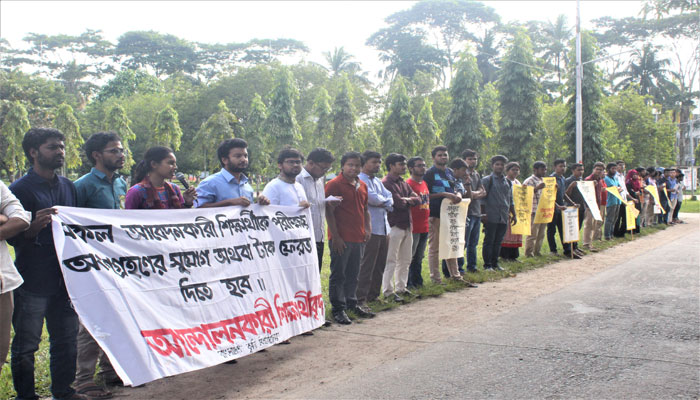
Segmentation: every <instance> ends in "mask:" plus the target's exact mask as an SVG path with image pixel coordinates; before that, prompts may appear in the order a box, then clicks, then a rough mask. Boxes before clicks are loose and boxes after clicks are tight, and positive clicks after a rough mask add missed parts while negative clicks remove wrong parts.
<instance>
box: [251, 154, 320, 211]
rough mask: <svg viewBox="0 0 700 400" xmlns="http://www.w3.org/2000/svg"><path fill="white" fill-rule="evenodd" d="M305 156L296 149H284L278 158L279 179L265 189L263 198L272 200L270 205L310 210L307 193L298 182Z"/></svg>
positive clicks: (272, 181)
mask: <svg viewBox="0 0 700 400" xmlns="http://www.w3.org/2000/svg"><path fill="white" fill-rule="evenodd" d="M303 162H304V156H302V155H301V153H299V151H298V150H296V149H284V150H282V151H280V154H279V156H277V166H278V167H279V169H280V173H279V175H277V178H275V179H273V180H271V181H270V182H268V184H267V185H265V189H263V196H265V197H267V198H268V199H269V200H270V204H272V205H275V206H299V207H303V208H308V207H309V206H310V204H309V202H308V201H307V199H306V192H304V187H303V186H301V183H299V182H297V181H296V177H297V175H299V173H300V172H301V163H303Z"/></svg>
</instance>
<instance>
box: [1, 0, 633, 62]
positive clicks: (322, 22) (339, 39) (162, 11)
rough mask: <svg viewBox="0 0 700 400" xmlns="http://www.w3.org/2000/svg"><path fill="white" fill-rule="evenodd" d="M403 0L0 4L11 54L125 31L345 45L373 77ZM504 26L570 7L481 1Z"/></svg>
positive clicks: (599, 4) (593, 9) (322, 47)
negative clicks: (89, 33)
mask: <svg viewBox="0 0 700 400" xmlns="http://www.w3.org/2000/svg"><path fill="white" fill-rule="evenodd" d="M414 3H415V2H400V1H372V2H370V1H355V2H352V1H343V2H341V1H327V2H321V1H309V2H305V1H299V2H292V1H289V2H272V1H270V2H223V1H216V2H204V1H198V2H195V1H154V2H147V1H111V2H110V1H47V2H42V1H9V0H2V1H0V37H2V38H5V39H7V40H8V41H9V42H10V44H11V45H12V46H13V47H21V46H23V45H24V42H22V37H24V36H25V35H26V34H27V33H29V32H34V33H40V34H48V35H55V34H58V33H64V34H72V35H77V34H80V33H82V32H84V31H85V29H88V28H89V29H100V30H102V31H103V33H104V35H105V37H106V38H107V39H108V40H110V41H112V42H115V43H116V41H117V38H118V37H119V36H120V35H121V34H123V33H124V32H127V31H131V30H154V31H158V32H161V33H170V34H173V35H176V36H179V37H181V38H183V39H187V40H189V41H197V42H206V43H216V42H219V43H228V42H246V41H248V40H249V39H252V38H272V39H274V38H292V39H297V40H300V41H302V42H304V43H305V44H306V45H307V46H308V47H309V48H310V50H311V51H310V53H309V55H308V56H307V59H308V60H309V61H316V62H321V63H322V62H323V56H322V53H323V52H324V51H329V50H332V49H333V48H334V47H336V46H345V49H346V51H348V52H349V53H350V54H353V55H354V56H355V58H356V60H357V61H360V62H361V63H362V66H363V68H364V69H365V70H368V71H370V73H371V76H374V75H375V74H376V72H377V71H378V70H379V69H381V68H382V65H381V63H380V62H379V61H378V60H377V52H376V51H374V50H373V49H372V48H370V47H367V46H365V41H366V40H367V38H368V37H369V36H370V35H371V34H372V33H374V32H376V31H377V30H379V29H380V28H382V27H384V26H386V25H385V23H384V18H386V17H387V16H388V15H390V14H392V13H394V12H396V11H400V10H404V9H408V8H410V7H411V6H412V5H413V4H414ZM483 3H485V4H487V5H489V6H491V7H493V8H494V9H495V10H496V12H497V13H498V14H499V15H500V16H501V19H502V20H503V21H504V22H507V21H513V20H517V21H529V20H541V21H546V20H551V21H554V19H555V18H556V17H557V15H559V14H565V15H566V16H567V17H568V20H569V24H570V25H573V23H574V21H575V19H576V2H575V1H484V2H483ZM641 4H642V2H641V1H582V2H581V23H582V25H583V28H584V29H586V28H592V24H591V23H590V21H591V20H592V19H595V18H599V17H601V16H606V15H610V16H614V17H616V18H621V17H626V16H637V15H638V13H639V10H640V9H641Z"/></svg>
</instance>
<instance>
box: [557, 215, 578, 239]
mask: <svg viewBox="0 0 700 400" xmlns="http://www.w3.org/2000/svg"><path fill="white" fill-rule="evenodd" d="M561 216H562V226H563V228H564V243H572V242H578V231H579V229H578V208H576V207H567V208H566V210H564V211H562V215H561Z"/></svg>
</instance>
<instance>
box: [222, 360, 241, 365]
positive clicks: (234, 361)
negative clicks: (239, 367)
mask: <svg viewBox="0 0 700 400" xmlns="http://www.w3.org/2000/svg"><path fill="white" fill-rule="evenodd" d="M224 364H229V365H231V364H238V360H228V361H226V362H225V363H224Z"/></svg>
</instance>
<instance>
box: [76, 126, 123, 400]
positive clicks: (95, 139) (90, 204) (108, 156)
mask: <svg viewBox="0 0 700 400" xmlns="http://www.w3.org/2000/svg"><path fill="white" fill-rule="evenodd" d="M83 149H84V150H85V155H86V156H87V158H88V160H89V161H90V163H92V165H93V168H92V170H90V172H89V173H87V174H85V175H83V176H82V177H80V178H79V179H78V180H77V181H75V189H76V191H77V195H78V207H85V208H104V209H113V210H117V209H120V208H123V206H122V201H123V199H124V198H125V196H126V190H127V187H126V182H125V181H124V179H122V178H121V177H120V176H119V175H117V174H116V171H118V170H120V169H121V168H122V167H123V166H124V162H125V161H126V152H125V150H124V147H123V146H122V142H121V138H120V137H119V135H117V134H116V133H115V132H98V133H95V134H94V135H92V136H90V138H88V140H87V141H86V142H85V145H84V146H83ZM98 359H99V363H100V373H99V376H100V380H101V381H102V382H103V383H104V384H106V385H108V386H109V385H119V384H121V383H122V382H121V379H119V377H118V376H117V374H116V372H114V368H113V367H112V364H110V362H109V359H108V358H107V356H106V355H105V354H104V352H103V351H102V350H100V346H99V345H98V344H97V342H95V339H93V338H92V336H91V335H90V332H88V330H87V329H85V327H84V326H83V325H82V324H81V325H80V328H79V331H78V366H77V373H76V376H75V389H76V390H77V391H78V393H82V394H84V395H87V396H90V397H92V398H100V399H104V398H109V397H111V396H112V393H111V392H109V391H108V390H106V389H104V388H102V387H100V386H96V385H95V383H94V381H93V378H94V376H95V366H96V365H97V362H98Z"/></svg>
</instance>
